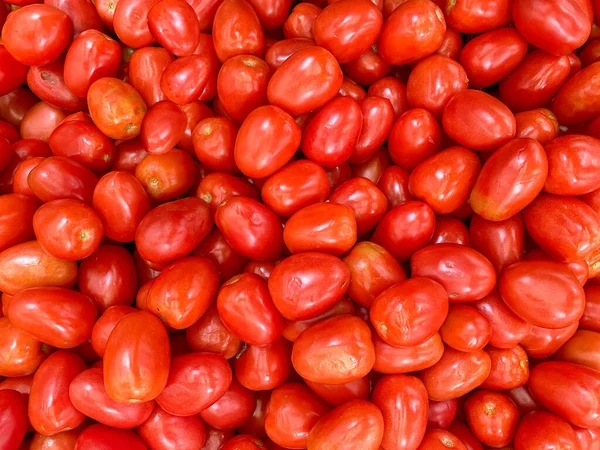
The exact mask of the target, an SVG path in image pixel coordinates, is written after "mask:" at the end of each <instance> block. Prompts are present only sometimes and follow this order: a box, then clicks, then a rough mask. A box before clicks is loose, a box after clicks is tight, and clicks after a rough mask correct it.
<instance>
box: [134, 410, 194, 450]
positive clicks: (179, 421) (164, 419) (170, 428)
mask: <svg viewBox="0 0 600 450" xmlns="http://www.w3.org/2000/svg"><path fill="white" fill-rule="evenodd" d="M137 432H138V434H139V435H140V437H141V438H142V439H143V440H144V442H145V443H146V445H148V446H150V448H158V449H164V450H175V449H178V450H196V449H198V448H199V446H200V445H204V443H205V441H206V430H205V429H204V423H203V422H202V419H200V417H198V416H189V417H178V416H174V415H171V414H169V413H168V412H166V411H164V410H163V409H162V408H161V407H160V406H158V405H156V406H155V407H154V410H153V411H152V413H151V414H150V417H148V419H147V420H146V421H145V422H144V423H142V424H141V425H139V426H138V427H137ZM203 448H204V447H203Z"/></svg>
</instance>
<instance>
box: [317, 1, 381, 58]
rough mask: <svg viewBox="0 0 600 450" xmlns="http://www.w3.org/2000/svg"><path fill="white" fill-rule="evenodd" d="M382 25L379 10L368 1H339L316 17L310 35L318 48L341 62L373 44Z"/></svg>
mask: <svg viewBox="0 0 600 450" xmlns="http://www.w3.org/2000/svg"><path fill="white" fill-rule="evenodd" d="M382 26H383V17H382V15H381V11H380V10H379V9H378V8H377V7H376V6H375V5H374V4H373V3H372V2H371V1H367V0H341V1H338V2H335V3H333V4H331V5H329V6H328V7H326V8H325V9H324V10H323V11H322V12H321V13H319V15H318V16H317V18H316V19H315V22H314V24H313V34H314V36H315V41H316V43H317V45H319V46H320V47H323V48H325V49H326V50H329V51H330V52H331V54H332V55H333V56H335V58H336V59H337V60H338V62H339V63H340V64H342V63H347V62H350V61H353V60H355V59H356V58H358V57H360V56H361V55H362V54H363V53H365V52H366V51H367V50H368V49H369V48H371V47H372V46H373V44H375V42H376V41H377V37H378V36H379V33H380V31H381V27H382Z"/></svg>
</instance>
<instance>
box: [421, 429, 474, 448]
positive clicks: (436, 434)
mask: <svg viewBox="0 0 600 450" xmlns="http://www.w3.org/2000/svg"><path fill="white" fill-rule="evenodd" d="M447 448H453V449H456V450H466V449H467V447H465V444H463V443H462V442H461V441H460V439H458V438H457V437H456V436H454V435H453V434H452V433H450V432H449V431H446V430H439V429H438V430H427V431H426V432H425V436H424V437H423V440H422V441H421V445H419V447H418V448H417V450H445V449H447Z"/></svg>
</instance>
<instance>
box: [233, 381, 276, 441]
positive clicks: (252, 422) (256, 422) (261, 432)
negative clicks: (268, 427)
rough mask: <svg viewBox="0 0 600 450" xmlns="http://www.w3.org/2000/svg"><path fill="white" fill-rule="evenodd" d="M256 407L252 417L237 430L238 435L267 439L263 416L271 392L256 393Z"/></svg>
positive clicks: (265, 412)
mask: <svg viewBox="0 0 600 450" xmlns="http://www.w3.org/2000/svg"><path fill="white" fill-rule="evenodd" d="M255 396H256V406H255V408H254V412H253V413H252V417H250V418H249V419H248V420H247V421H246V423H244V424H242V426H240V427H239V428H238V434H253V435H254V436H256V437H258V438H260V439H268V438H267V433H266V431H265V415H266V414H267V406H268V405H269V401H270V398H271V391H259V392H256V395H255Z"/></svg>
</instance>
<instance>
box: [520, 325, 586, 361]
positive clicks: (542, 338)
mask: <svg viewBox="0 0 600 450" xmlns="http://www.w3.org/2000/svg"><path fill="white" fill-rule="evenodd" d="M575 331H577V322H575V323H573V324H571V325H568V326H566V327H564V328H542V327H537V326H534V327H533V328H532V329H531V332H530V333H529V335H527V337H526V338H525V339H523V340H522V341H521V346H522V347H523V348H524V349H525V351H526V352H527V354H528V355H529V356H530V357H532V358H536V359H544V358H548V357H549V356H551V355H552V354H554V353H555V352H556V351H557V350H558V349H559V348H560V347H561V346H562V345H563V344H564V343H565V342H567V341H568V340H569V339H570V338H571V337H572V336H573V335H574V334H575Z"/></svg>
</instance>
